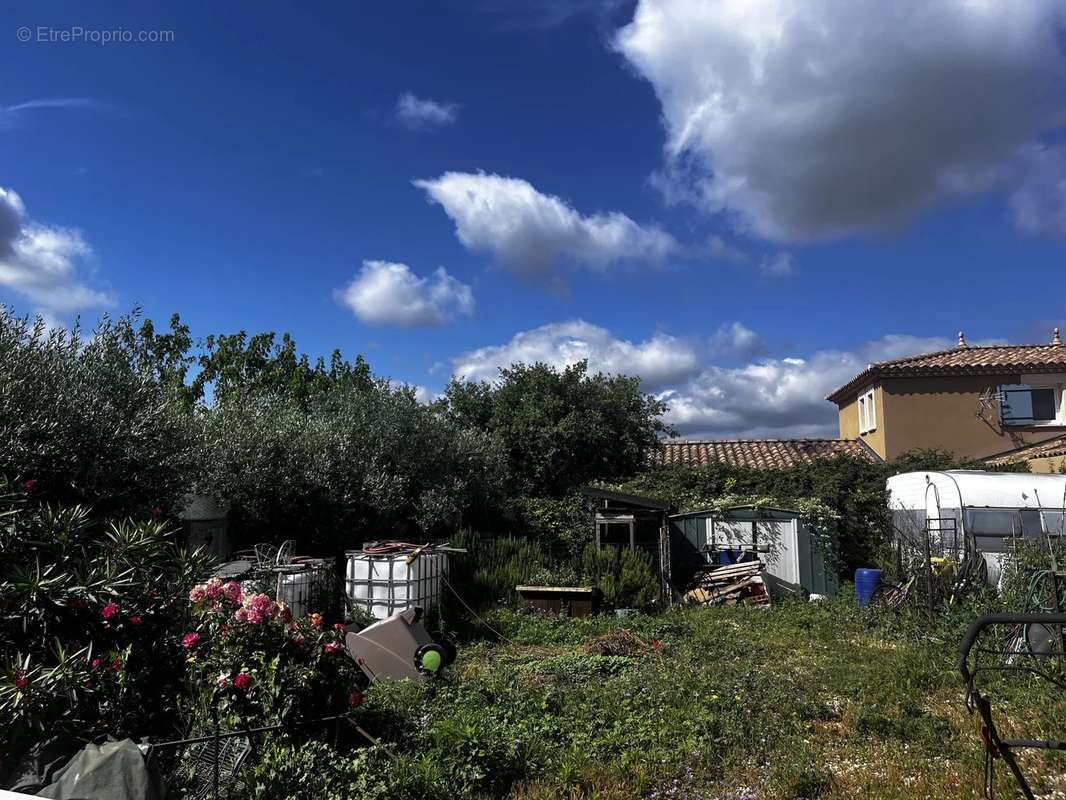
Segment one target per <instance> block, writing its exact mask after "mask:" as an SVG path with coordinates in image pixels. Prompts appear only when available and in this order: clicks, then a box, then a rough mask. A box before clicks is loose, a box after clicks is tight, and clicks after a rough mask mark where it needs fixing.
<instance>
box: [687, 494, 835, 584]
mask: <svg viewBox="0 0 1066 800" xmlns="http://www.w3.org/2000/svg"><path fill="white" fill-rule="evenodd" d="M670 540H671V547H670V550H671V555H672V561H673V565H672V566H673V569H672V572H673V575H674V578H675V580H676V581H678V584H683V583H685V582H687V580H689V579H691V576H692V575H694V574H695V572H696V570H697V569H698V568H699V567H700V565H701V564H705V563H707V562H708V561H710V560H712V558H713V557H714V555H715V554H716V553H723V552H725V553H734V554H735V553H738V552H743V551H748V552H751V551H755V552H756V553H757V554H758V557H759V558H760V559H761V560H762V561H763V563H764V564H765V566H766V577H767V583H768V584H769V588H770V590H771V592H772V593H774V594H777V595H778V596H781V595H789V594H794V595H803V594H821V595H834V594H836V593H837V590H838V588H839V580H838V578H837V575H836V572H835V571H834V569H833V568H832V566H831V559H827V557H826V556H827V554H826V553H825V552H824V550H825V548H824V547H823V545H822V542H821V539H820V537H819V536H818V534H817V532H816V531H814V530H812V529H811V528H810V527H809V526H808V525H807V524H806V523H804V521H803V519H802V517H801V515H800V513H799V512H798V511H793V510H790V509H784V508H757V507H755V506H734V507H731V508H726V509H722V510H714V509H706V510H702V511H690V512H687V513H684V514H673V515H671V516H670Z"/></svg>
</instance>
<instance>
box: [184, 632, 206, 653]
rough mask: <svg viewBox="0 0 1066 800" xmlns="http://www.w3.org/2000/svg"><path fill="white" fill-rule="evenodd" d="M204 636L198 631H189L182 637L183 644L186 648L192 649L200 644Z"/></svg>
mask: <svg viewBox="0 0 1066 800" xmlns="http://www.w3.org/2000/svg"><path fill="white" fill-rule="evenodd" d="M202 638H203V637H202V636H200V634H198V633H187V634H185V635H184V636H183V637H182V638H181V646H182V647H184V648H185V649H186V650H192V649H193V648H195V647H196V646H197V645H198V644H200V640H201V639H202Z"/></svg>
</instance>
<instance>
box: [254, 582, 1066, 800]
mask: <svg viewBox="0 0 1066 800" xmlns="http://www.w3.org/2000/svg"><path fill="white" fill-rule="evenodd" d="M489 622H490V624H491V625H492V627H493V628H495V629H496V630H498V631H500V632H501V633H503V634H504V636H506V637H507V639H508V640H509V641H507V642H500V641H498V640H492V638H491V636H489V637H487V638H485V639H484V640H481V641H472V642H469V643H467V644H466V645H465V646H464V647H463V649H462V651H461V655H460V658H459V660H458V662H457V663H456V665H455V666H454V667H453V669H452V670H451V672H450V674H449V676H448V677H447V678H446V679H445V680H444V682H443V683H442V684H440V685H439V686H438V687H436V688H435V689H426V688H425V687H421V686H412V685H396V686H384V685H378V686H375V687H373V688H372V690H371V691H370V692H369V693H368V695H367V703H366V707H365V711H364V718H363V724H364V725H365V727H366V728H367V729H368V730H370V731H371V732H373V733H375V734H376V735H379V736H381V737H382V738H383V739H384V740H385V741H387V742H389V743H390V747H392V748H393V749H394V751H396V752H397V754H398V756H399V758H398V760H392V759H390V758H387V757H386V756H385V755H384V753H382V752H381V751H373V752H370V753H368V752H366V751H363V752H360V753H359V754H358V756H357V758H358V760H359V766H360V767H361V769H360V770H358V771H359V774H360V776H361V777H360V783H359V793H360V796H369V797H374V796H380V797H412V798H413V797H426V796H435V797H508V796H510V797H518V798H528V799H529V800H533V799H534V798H537V799H538V800H539V799H540V798H557V797H562V798H590V799H591V798H653V797H654V798H669V797H677V798H731V799H733V800H739V798H750V800H770V799H771V798H775V799H776V798H782V799H784V798H815V797H818V798H855V797H869V798H918V797H928V798H976V797H980V796H981V780H982V770H983V750H982V747H981V744H980V740H979V738H978V727H979V724H978V722H977V720H976V718H974V717H971V716H970V715H969V714H968V713H967V712H966V710H965V707H964V705H963V691H962V686H961V683H960V680H959V676H958V673H957V672H956V671H955V665H954V661H955V648H956V646H957V637H953V636H950V635H948V633H947V632H943V631H941V632H937V635H936V636H934V637H933V638H932V640H929V639H928V638H927V639H924V640H920V639H919V637H917V636H916V635H915V634H914V631H913V630H911V629H909V628H907V627H906V626H900V625H897V626H894V627H889V628H887V629H886V628H885V627H883V626H879V625H875V624H872V623H871V621H870V619H869V618H868V617H867V616H864V615H863V614H861V613H860V612H859V611H858V610H857V609H855V608H854V605H853V602H852V601H851V600H850V598H841V599H839V600H834V601H829V602H823V603H815V604H799V603H796V604H790V605H780V606H777V607H775V608H773V609H749V608H732V609H726V608H723V609H688V610H682V611H676V612H672V613H669V614H664V615H658V616H633V617H627V618H625V619H616V618H614V617H607V616H603V617H593V618H588V619H579V620H567V619H561V618H554V617H545V616H532V615H523V614H518V613H514V612H509V611H508V612H503V611H501V612H497V613H495V614H493V615H492V616H491V617H490V618H489ZM622 627H624V628H627V629H629V631H631V632H632V633H633V634H634V635H635V636H636V637H638V638H639V639H640V640H642V641H643V642H644V643H646V644H647V647H646V648H638V649H637V650H636V651H635V652H636V653H637V654H636V655H604V654H602V653H601V652H599V650H597V649H596V648H594V647H593V648H590V647H589V646H588V645H589V644H590V643H591V642H594V640H596V639H597V637H601V636H603V635H604V634H609V633H611V632H612V631H615V630H616V629H618V628H622ZM1009 703H1010V707H1009V708H1008V712H1009V716H1010V717H1011V719H1013V720H1018V721H1028V722H1032V723H1034V724H1035V725H1037V727H1038V728H1040V729H1041V730H1044V731H1046V732H1047V733H1049V734H1050V733H1054V732H1056V730H1057V732H1058V733H1060V734H1061V733H1062V732H1064V731H1066V705H1064V704H1063V702H1062V701H1061V700H1056V699H1054V696H1053V695H1049V694H1048V693H1046V692H1039V693H1037V694H1032V695H1030V694H1028V693H1027V692H1026V691H1017V692H1014V693H1012V694H1011V695H1010V700H1009ZM1056 726H1057V729H1056ZM1026 763H1027V764H1028V765H1029V766H1030V767H1031V770H1030V771H1031V774H1032V775H1034V776H1037V780H1036V781H1035V783H1036V784H1037V785H1038V787H1039V788H1041V789H1042V790H1051V789H1053V788H1062V784H1060V783H1057V778H1056V776H1058V775H1060V773H1062V772H1063V771H1064V770H1063V767H1064V766H1066V764H1064V763H1057V764H1056V762H1055V761H1053V760H1049V759H1046V758H1045V757H1042V756H1029V757H1026ZM331 769H333V770H334V772H336V774H337V775H338V776H340V775H341V774H347V773H344V771H343V770H340V769H339V768H338V767H336V765H334V766H333V767H331ZM1001 771H1002V770H1001ZM1062 780H1063V781H1066V776H1064V777H1063V779H1062ZM999 783H1000V791H1001V795H1000V796H1003V797H1013V796H1015V790H1014V788H1013V786H1012V785H1011V784H1010V782H1009V780H1008V779H1006V778H1005V777H1003V778H1002V779H1001V780H1000V782H999ZM273 793H274V794H278V791H277V790H275V791H274V792H273ZM341 795H342V796H343V792H342V793H341Z"/></svg>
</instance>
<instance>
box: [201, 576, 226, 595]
mask: <svg viewBox="0 0 1066 800" xmlns="http://www.w3.org/2000/svg"><path fill="white" fill-rule="evenodd" d="M204 591H205V592H206V594H207V599H208V600H218V599H220V598H221V597H222V581H221V580H220V579H218V578H212V579H211V580H209V581H208V582H207V586H206V587H205V589H204Z"/></svg>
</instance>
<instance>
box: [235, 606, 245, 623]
mask: <svg viewBox="0 0 1066 800" xmlns="http://www.w3.org/2000/svg"><path fill="white" fill-rule="evenodd" d="M233 618H234V619H235V620H237V622H247V621H248V609H247V608H238V609H237V610H236V611H235V612H234V613H233Z"/></svg>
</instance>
